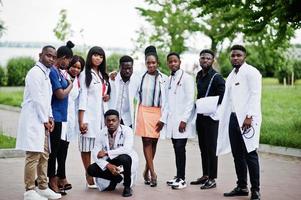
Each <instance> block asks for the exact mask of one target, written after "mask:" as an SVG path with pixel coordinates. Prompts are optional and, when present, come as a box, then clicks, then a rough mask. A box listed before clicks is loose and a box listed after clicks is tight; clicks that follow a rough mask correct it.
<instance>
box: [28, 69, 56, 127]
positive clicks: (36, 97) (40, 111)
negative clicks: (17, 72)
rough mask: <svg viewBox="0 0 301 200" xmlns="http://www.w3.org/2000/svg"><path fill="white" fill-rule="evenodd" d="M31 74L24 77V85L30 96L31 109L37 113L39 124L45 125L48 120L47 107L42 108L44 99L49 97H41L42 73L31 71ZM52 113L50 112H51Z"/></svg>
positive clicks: (43, 78) (43, 79) (43, 77)
mask: <svg viewBox="0 0 301 200" xmlns="http://www.w3.org/2000/svg"><path fill="white" fill-rule="evenodd" d="M31 72H32V73H30V74H28V76H27V77H26V84H27V89H28V91H29V94H30V96H31V101H32V103H33V105H34V106H33V107H34V109H35V110H36V112H37V115H38V117H39V119H40V120H41V123H46V122H48V120H49V110H48V106H46V107H45V106H44V105H43V104H44V103H45V101H46V99H45V98H49V97H44V96H43V90H44V89H45V88H43V87H42V86H43V84H41V83H42V82H43V81H45V75H44V74H43V72H42V71H38V70H32V71H31ZM51 113H52V112H51Z"/></svg>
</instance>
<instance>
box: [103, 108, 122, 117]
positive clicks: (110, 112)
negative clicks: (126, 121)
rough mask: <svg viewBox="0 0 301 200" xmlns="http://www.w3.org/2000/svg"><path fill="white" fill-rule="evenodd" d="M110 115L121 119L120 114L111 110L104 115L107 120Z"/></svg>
mask: <svg viewBox="0 0 301 200" xmlns="http://www.w3.org/2000/svg"><path fill="white" fill-rule="evenodd" d="M110 115H116V116H117V117H118V118H119V112H118V111H117V110H113V109H110V110H108V111H107V112H105V114H104V116H105V118H106V117H107V116H110Z"/></svg>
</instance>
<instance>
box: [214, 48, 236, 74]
mask: <svg viewBox="0 0 301 200" xmlns="http://www.w3.org/2000/svg"><path fill="white" fill-rule="evenodd" d="M217 63H218V66H219V68H220V72H221V74H222V76H223V77H227V76H228V75H229V74H230V72H231V71H232V69H233V67H232V65H231V63H230V59H229V51H228V50H227V51H223V52H221V53H220V54H219V55H218V57H217Z"/></svg>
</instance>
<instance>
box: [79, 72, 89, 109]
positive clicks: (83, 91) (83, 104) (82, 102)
mask: <svg viewBox="0 0 301 200" xmlns="http://www.w3.org/2000/svg"><path fill="white" fill-rule="evenodd" d="M85 79H86V75H85V71H83V72H82V73H81V74H80V77H79V82H80V90H79V106H78V110H86V109H87V101H88V88H87V86H86V82H85Z"/></svg>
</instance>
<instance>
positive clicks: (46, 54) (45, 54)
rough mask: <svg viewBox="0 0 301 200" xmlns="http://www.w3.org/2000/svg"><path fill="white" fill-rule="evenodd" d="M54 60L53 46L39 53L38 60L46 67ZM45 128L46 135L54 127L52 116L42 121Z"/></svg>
mask: <svg viewBox="0 0 301 200" xmlns="http://www.w3.org/2000/svg"><path fill="white" fill-rule="evenodd" d="M55 60H56V50H55V49H53V48H50V47H49V48H46V49H44V50H43V51H42V52H41V53H40V54H39V61H40V62H41V63H42V64H43V65H45V66H46V67H47V68H50V67H51V66H52V65H53V64H54V62H55ZM44 127H45V130H46V135H49V133H51V132H52V131H53V129H54V120H53V118H52V117H49V119H48V122H45V123H44Z"/></svg>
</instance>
